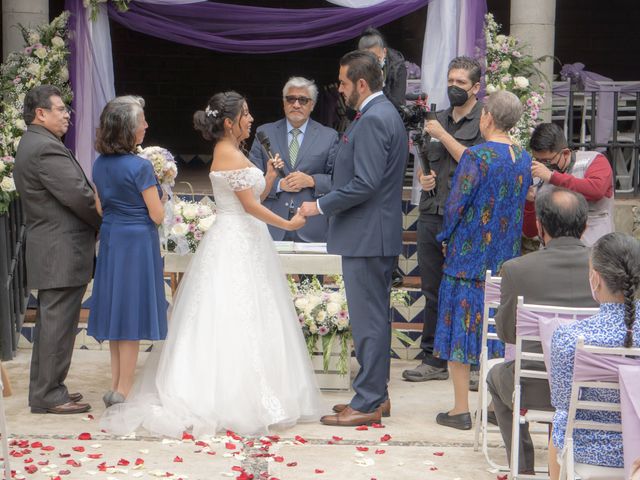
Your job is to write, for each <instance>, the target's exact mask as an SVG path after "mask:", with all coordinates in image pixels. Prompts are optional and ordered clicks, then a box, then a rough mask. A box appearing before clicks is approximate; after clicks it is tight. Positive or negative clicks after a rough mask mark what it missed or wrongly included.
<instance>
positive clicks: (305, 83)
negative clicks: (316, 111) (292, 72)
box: [282, 77, 318, 104]
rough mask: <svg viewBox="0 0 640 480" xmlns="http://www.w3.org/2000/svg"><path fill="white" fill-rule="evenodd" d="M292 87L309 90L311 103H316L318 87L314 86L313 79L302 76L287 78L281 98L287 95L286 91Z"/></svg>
mask: <svg viewBox="0 0 640 480" xmlns="http://www.w3.org/2000/svg"><path fill="white" fill-rule="evenodd" d="M292 88H305V89H306V90H307V91H308V92H309V96H310V97H311V100H313V103H314V104H315V103H316V100H318V87H317V86H316V82H314V81H313V80H309V79H308V78H304V77H291V78H290V79H289V80H287V83H285V84H284V88H283V89H282V98H284V97H286V96H287V92H288V91H289V90H290V89H292Z"/></svg>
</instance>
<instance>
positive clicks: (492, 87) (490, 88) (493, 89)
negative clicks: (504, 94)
mask: <svg viewBox="0 0 640 480" xmlns="http://www.w3.org/2000/svg"><path fill="white" fill-rule="evenodd" d="M486 91H487V94H488V95H491V94H492V93H495V92H497V91H498V89H497V88H496V86H495V85H487V88H486Z"/></svg>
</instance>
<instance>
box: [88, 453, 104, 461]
mask: <svg viewBox="0 0 640 480" xmlns="http://www.w3.org/2000/svg"><path fill="white" fill-rule="evenodd" d="M101 456H102V454H101V453H89V454H88V455H87V457H89V458H93V459H94V460H97V459H98V458H100V457H101Z"/></svg>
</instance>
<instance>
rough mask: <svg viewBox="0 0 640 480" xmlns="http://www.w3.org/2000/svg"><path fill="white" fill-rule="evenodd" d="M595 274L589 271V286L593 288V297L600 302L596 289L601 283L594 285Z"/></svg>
mask: <svg viewBox="0 0 640 480" xmlns="http://www.w3.org/2000/svg"><path fill="white" fill-rule="evenodd" d="M593 277H594V275H593V274H592V273H589V287H590V288H591V296H592V297H593V299H594V300H595V301H596V302H598V303H600V300H598V296H597V295H596V290H597V289H598V287H599V286H600V284H599V283H598V285H595V286H594V285H593V282H594V279H593Z"/></svg>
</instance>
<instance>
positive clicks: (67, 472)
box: [58, 470, 71, 475]
mask: <svg viewBox="0 0 640 480" xmlns="http://www.w3.org/2000/svg"><path fill="white" fill-rule="evenodd" d="M70 473H71V470H60V471H59V472H58V475H69V474H70Z"/></svg>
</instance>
